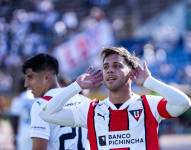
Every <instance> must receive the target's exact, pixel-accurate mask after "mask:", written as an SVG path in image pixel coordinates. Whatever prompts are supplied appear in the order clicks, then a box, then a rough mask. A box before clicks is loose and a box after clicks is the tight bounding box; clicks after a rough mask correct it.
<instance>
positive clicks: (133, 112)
mask: <svg viewBox="0 0 191 150" xmlns="http://www.w3.org/2000/svg"><path fill="white" fill-rule="evenodd" d="M142 111H143V109H137V110H130V111H129V112H130V114H131V115H132V116H133V118H135V120H136V121H138V120H139V118H140V116H141V113H142Z"/></svg>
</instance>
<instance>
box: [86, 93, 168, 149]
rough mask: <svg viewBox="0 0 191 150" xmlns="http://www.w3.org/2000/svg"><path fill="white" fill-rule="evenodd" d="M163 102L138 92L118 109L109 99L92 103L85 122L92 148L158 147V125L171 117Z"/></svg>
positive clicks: (161, 99)
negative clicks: (139, 94) (140, 94)
mask: <svg viewBox="0 0 191 150" xmlns="http://www.w3.org/2000/svg"><path fill="white" fill-rule="evenodd" d="M166 102H167V101H166V100H165V99H163V98H162V97H158V96H142V97H140V96H138V95H134V96H133V97H132V98H131V99H129V100H128V101H126V102H125V103H124V104H123V105H122V106H121V107H120V108H119V109H117V108H116V107H115V105H114V104H112V103H111V102H110V101H109V99H108V98H107V99H105V100H104V101H94V102H92V103H91V104H90V107H89V112H88V121H87V126H88V136H89V140H90V143H91V144H90V147H91V150H98V149H99V150H116V149H117V150H159V144H158V124H159V123H160V121H161V120H162V119H164V118H171V116H170V114H169V113H168V112H167V111H166Z"/></svg>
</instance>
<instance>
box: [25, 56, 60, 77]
mask: <svg viewBox="0 0 191 150" xmlns="http://www.w3.org/2000/svg"><path fill="white" fill-rule="evenodd" d="M58 68H59V65H58V61H57V59H56V58H54V57H53V56H51V55H49V54H45V53H41V54H37V55H35V56H33V57H31V58H29V59H27V60H26V61H25V62H24V64H23V66H22V71H23V73H24V74H26V70H27V69H32V71H34V72H40V71H45V70H50V71H53V72H54V74H56V75H57V74H58Z"/></svg>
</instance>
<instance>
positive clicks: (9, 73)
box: [0, 0, 191, 150]
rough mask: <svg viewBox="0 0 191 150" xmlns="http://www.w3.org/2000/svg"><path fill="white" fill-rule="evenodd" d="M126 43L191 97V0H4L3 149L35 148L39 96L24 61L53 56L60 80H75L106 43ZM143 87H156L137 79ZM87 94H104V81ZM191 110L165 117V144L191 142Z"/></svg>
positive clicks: (0, 21) (0, 11)
mask: <svg viewBox="0 0 191 150" xmlns="http://www.w3.org/2000/svg"><path fill="white" fill-rule="evenodd" d="M107 46H124V47H126V48H127V49H128V50H129V51H131V52H134V53H135V54H136V55H137V56H139V57H140V58H141V60H145V61H146V62H147V63H148V66H149V69H150V70H151V72H152V74H153V76H155V77H156V78H158V79H160V80H162V81H164V82H166V83H168V84H170V85H172V86H175V87H177V88H179V89H181V90H182V91H184V92H185V93H186V94H187V95H188V96H190V97H191V1H190V0H0V133H1V134H0V150H15V149H18V150H28V149H30V146H31V141H30V138H29V125H30V115H29V114H30V108H31V105H32V103H33V101H34V98H33V96H32V94H31V93H30V91H26V89H24V87H23V74H22V71H21V66H22V63H23V61H24V60H25V59H26V58H28V57H30V56H32V55H34V54H37V53H41V52H45V53H50V54H52V55H54V56H55V57H56V58H57V59H58V60H59V64H60V75H59V78H60V82H61V83H63V82H65V81H67V82H68V83H69V82H72V81H73V80H75V78H76V77H77V76H78V75H79V74H81V73H82V72H84V71H85V70H86V69H87V67H88V66H89V65H94V66H100V63H101V61H100V58H99V54H100V50H101V48H103V47H107ZM133 88H134V90H135V91H136V92H137V93H140V94H141V93H145V92H146V93H147V94H148V93H149V94H157V93H153V92H151V91H146V90H145V89H140V88H139V87H136V85H134V86H133ZM84 94H86V95H88V96H90V97H92V98H95V97H96V98H99V99H103V98H104V97H105V96H106V95H107V93H106V90H105V89H104V87H100V88H99V89H96V90H94V91H87V90H86V91H84ZM190 116H191V110H188V111H187V112H185V113H184V114H183V115H182V116H180V117H179V118H176V119H171V120H168V121H163V122H162V126H161V128H160V129H159V135H160V145H161V150H171V149H173V150H188V149H191V148H190V145H191V117H190Z"/></svg>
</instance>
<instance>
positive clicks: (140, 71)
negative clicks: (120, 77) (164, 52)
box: [130, 62, 151, 86]
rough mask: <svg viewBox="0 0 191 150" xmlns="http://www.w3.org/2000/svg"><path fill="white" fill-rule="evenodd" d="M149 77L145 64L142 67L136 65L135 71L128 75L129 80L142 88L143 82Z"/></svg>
mask: <svg viewBox="0 0 191 150" xmlns="http://www.w3.org/2000/svg"><path fill="white" fill-rule="evenodd" d="M150 75H151V73H150V71H149V69H148V67H147V64H146V62H145V63H144V65H143V67H142V66H141V65H138V66H137V68H136V69H134V70H132V71H131V73H130V78H131V79H132V80H133V81H135V82H136V84H137V85H139V86H143V84H144V82H145V80H146V79H147V78H148V77H149V76H150Z"/></svg>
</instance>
